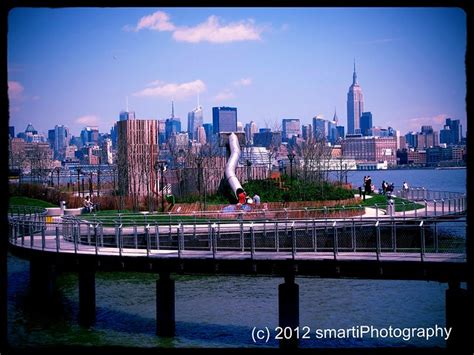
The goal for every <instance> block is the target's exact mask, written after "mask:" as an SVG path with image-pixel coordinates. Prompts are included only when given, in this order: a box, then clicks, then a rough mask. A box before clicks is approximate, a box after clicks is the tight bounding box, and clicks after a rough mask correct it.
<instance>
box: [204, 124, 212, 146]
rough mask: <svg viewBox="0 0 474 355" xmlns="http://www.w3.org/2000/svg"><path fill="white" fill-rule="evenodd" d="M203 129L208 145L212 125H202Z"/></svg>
mask: <svg viewBox="0 0 474 355" xmlns="http://www.w3.org/2000/svg"><path fill="white" fill-rule="evenodd" d="M202 126H203V127H204V132H206V142H207V143H210V142H211V141H212V132H213V129H212V124H211V123H204V124H203V125H202Z"/></svg>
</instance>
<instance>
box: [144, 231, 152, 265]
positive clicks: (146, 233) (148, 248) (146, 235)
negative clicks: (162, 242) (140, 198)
mask: <svg viewBox="0 0 474 355" xmlns="http://www.w3.org/2000/svg"><path fill="white" fill-rule="evenodd" d="M145 238H146V256H147V258H148V257H149V256H150V244H151V240H150V225H149V224H148V225H147V226H146V227H145Z"/></svg>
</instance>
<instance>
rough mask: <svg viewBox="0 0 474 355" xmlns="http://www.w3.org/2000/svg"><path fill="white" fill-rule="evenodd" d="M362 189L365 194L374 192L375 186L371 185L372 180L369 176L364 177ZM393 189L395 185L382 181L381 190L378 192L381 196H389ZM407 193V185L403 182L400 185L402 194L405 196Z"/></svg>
mask: <svg viewBox="0 0 474 355" xmlns="http://www.w3.org/2000/svg"><path fill="white" fill-rule="evenodd" d="M364 189H365V191H364V192H365V193H366V194H369V195H370V194H371V193H372V192H373V191H375V186H374V185H373V184H372V178H371V177H370V175H367V176H364ZM394 189H395V184H394V183H393V182H392V183H389V182H388V181H385V180H383V181H382V188H381V189H380V190H379V193H380V194H382V195H391V194H392V193H393V190H394ZM407 192H408V183H407V182H406V181H404V182H403V185H402V194H406V193H407Z"/></svg>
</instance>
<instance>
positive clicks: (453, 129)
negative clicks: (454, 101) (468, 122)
mask: <svg viewBox="0 0 474 355" xmlns="http://www.w3.org/2000/svg"><path fill="white" fill-rule="evenodd" d="M461 129H462V125H461V123H460V121H459V120H453V119H451V118H446V124H445V125H444V128H443V129H442V130H441V131H440V135H439V136H440V142H441V143H446V144H448V145H450V144H459V143H461V140H462V132H461Z"/></svg>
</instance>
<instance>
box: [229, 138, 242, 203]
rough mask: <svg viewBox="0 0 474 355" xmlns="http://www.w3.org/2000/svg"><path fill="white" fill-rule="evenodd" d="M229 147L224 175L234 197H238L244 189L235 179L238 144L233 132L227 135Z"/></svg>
mask: <svg viewBox="0 0 474 355" xmlns="http://www.w3.org/2000/svg"><path fill="white" fill-rule="evenodd" d="M229 148H230V157H229V160H228V161H227V164H226V166H225V177H226V179H227V182H228V183H229V185H230V188H231V189H232V192H233V193H234V195H235V197H236V198H237V199H239V197H238V194H239V193H240V192H241V191H244V189H243V188H242V185H240V182H239V180H238V179H237V176H235V168H236V167H237V163H238V161H239V157H240V144H239V139H238V138H237V135H236V134H235V133H233V132H232V133H231V134H230V135H229Z"/></svg>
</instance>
